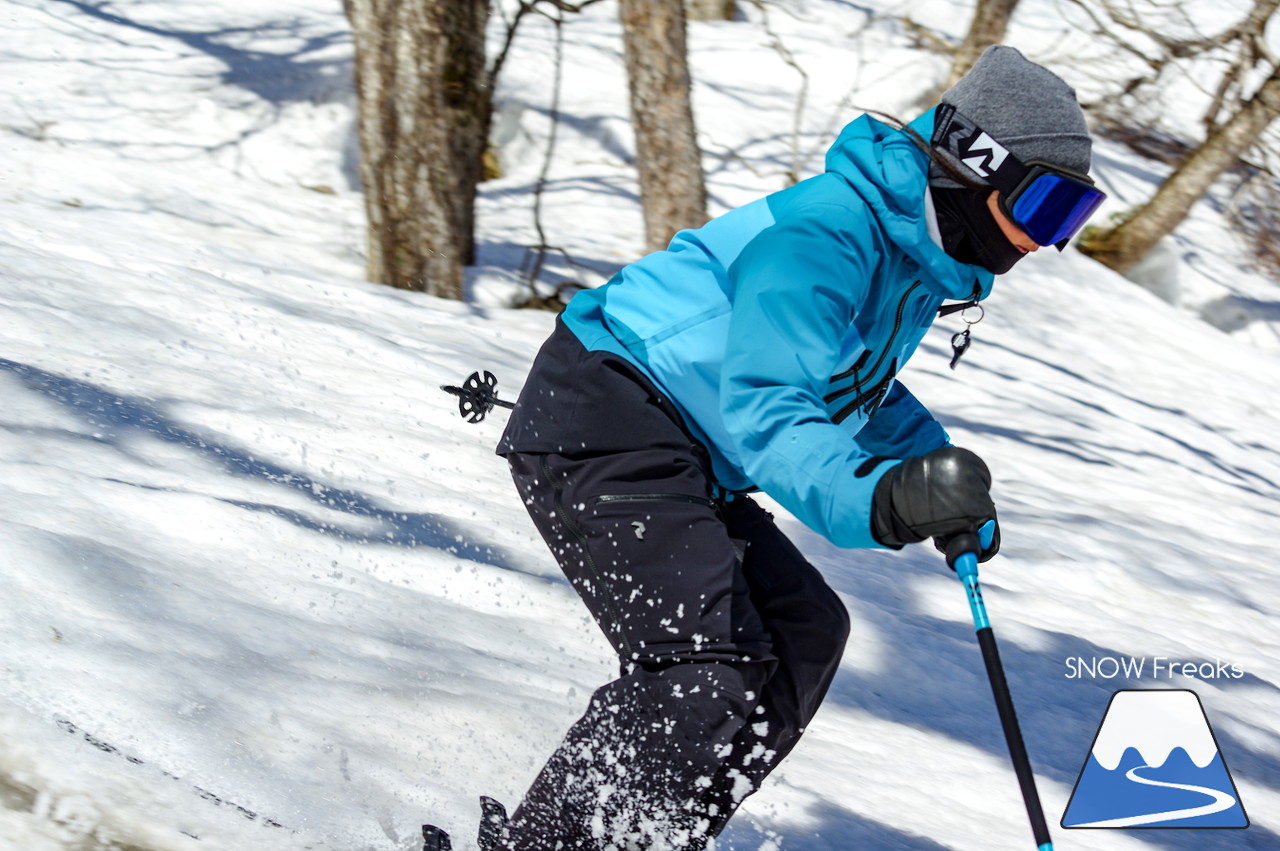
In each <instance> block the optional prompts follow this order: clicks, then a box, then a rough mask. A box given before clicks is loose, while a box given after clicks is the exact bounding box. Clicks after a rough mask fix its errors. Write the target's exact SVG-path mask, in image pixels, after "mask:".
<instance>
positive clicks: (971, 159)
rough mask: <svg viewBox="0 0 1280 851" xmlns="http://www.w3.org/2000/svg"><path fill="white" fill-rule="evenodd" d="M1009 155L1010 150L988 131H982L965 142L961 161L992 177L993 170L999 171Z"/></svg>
mask: <svg viewBox="0 0 1280 851" xmlns="http://www.w3.org/2000/svg"><path fill="white" fill-rule="evenodd" d="M1007 156H1009V151H1008V150H1006V149H1005V147H1004V146H1003V145H1001V144H1000V143H999V142H997V141H996V140H995V139H992V138H991V137H990V136H988V135H987V134H986V131H982V132H980V133H979V134H978V138H977V139H973V138H970V139H969V141H968V142H965V143H963V147H962V149H961V151H960V161H961V162H962V163H964V164H965V165H967V166H968V167H969V168H971V169H973V170H974V171H975V172H976V173H977V174H979V175H981V176H983V177H990V176H991V172H993V171H998V170H999V169H1000V166H1002V165H1004V158H1005V157H1007Z"/></svg>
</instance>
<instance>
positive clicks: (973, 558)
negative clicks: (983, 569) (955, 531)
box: [947, 532, 982, 577]
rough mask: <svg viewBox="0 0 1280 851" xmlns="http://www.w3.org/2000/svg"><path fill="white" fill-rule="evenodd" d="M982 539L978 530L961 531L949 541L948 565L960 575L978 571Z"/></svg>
mask: <svg viewBox="0 0 1280 851" xmlns="http://www.w3.org/2000/svg"><path fill="white" fill-rule="evenodd" d="M980 552H982V541H981V540H980V539H979V537H978V533H976V532H961V533H960V534H959V535H956V536H955V537H953V538H952V539H951V540H950V541H947V566H948V567H950V568H951V569H952V570H954V571H955V572H956V573H957V574H959V575H960V576H962V577H963V576H965V575H967V574H976V573H977V572H978V553H980Z"/></svg>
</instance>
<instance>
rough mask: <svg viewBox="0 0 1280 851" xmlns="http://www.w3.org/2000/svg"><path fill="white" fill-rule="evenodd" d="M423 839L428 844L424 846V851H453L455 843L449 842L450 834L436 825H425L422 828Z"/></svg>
mask: <svg viewBox="0 0 1280 851" xmlns="http://www.w3.org/2000/svg"><path fill="white" fill-rule="evenodd" d="M422 839H423V841H424V842H425V843H426V844H425V845H423V846H422V851H453V843H452V842H450V841H449V834H447V833H445V832H444V831H443V830H441V829H440V828H438V827H436V826H435V825H434V824H424V825H423V826H422Z"/></svg>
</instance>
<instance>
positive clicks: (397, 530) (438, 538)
mask: <svg viewBox="0 0 1280 851" xmlns="http://www.w3.org/2000/svg"><path fill="white" fill-rule="evenodd" d="M0 370H4V371H7V372H10V373H12V374H13V375H14V376H16V377H17V378H18V379H19V380H20V381H22V383H23V384H24V385H26V386H27V387H28V388H30V389H32V390H34V391H36V392H38V393H41V394H43V395H44V396H45V397H46V398H48V399H50V400H52V401H54V402H57V403H59V404H60V405H62V406H63V407H64V408H66V409H67V410H68V411H70V412H71V413H73V414H75V415H76V416H77V417H79V418H80V419H82V420H83V421H84V422H85V423H86V424H87V425H88V426H89V427H90V428H91V429H92V431H93V433H94V435H93V438H92V439H94V440H97V441H100V442H102V443H106V444H110V445H111V446H113V447H115V448H116V449H117V450H118V451H120V452H124V453H129V452H130V451H131V449H130V447H129V446H128V443H129V441H130V439H131V438H134V437H136V436H139V435H142V436H145V437H149V438H153V439H155V440H159V441H162V442H164V443H169V444H174V445H177V446H180V447H183V448H184V449H187V450H189V451H191V452H192V453H194V454H196V455H198V456H201V457H203V458H204V459H206V460H208V461H212V462H213V463H214V464H216V465H217V466H218V467H221V468H222V470H223V472H225V473H226V474H228V475H230V476H235V477H241V478H246V479H252V480H257V481H259V482H266V483H268V484H271V485H275V486H278V487H281V488H284V489H286V490H287V491H289V492H290V493H292V494H294V495H300V496H302V497H303V498H305V499H306V500H307V501H308V502H310V503H311V504H313V505H314V506H315V507H316V508H317V509H319V510H321V511H322V512H324V514H322V515H320V516H312V515H309V514H307V513H306V512H304V511H301V510H298V509H295V508H287V507H284V506H281V505H272V504H268V503H263V502H255V501H251V500H237V499H228V498H224V497H215V496H213V495H210V497H211V498H214V499H220V500H221V501H222V502H225V503H227V504H230V505H234V506H236V507H238V508H243V509H246V510H249V511H255V512H264V513H267V514H271V515H273V516H275V517H279V518H280V519H282V520H285V521H287V522H289V523H292V524H294V525H295V526H298V527H301V528H303V529H306V530H308V531H312V532H317V533H320V534H323V535H327V536H330V537H333V538H337V539H339V540H342V541H347V542H350V543H354V544H370V545H384V546H395V547H407V548H413V547H431V548H433V549H437V550H442V551H444V552H447V553H449V554H451V555H454V556H457V557H458V558H462V559H467V560H468V561H474V562H479V563H481V564H487V565H491V566H494V567H501V568H504V569H509V570H510V569H516V568H514V567H513V565H514V564H516V562H515V561H514V560H513V559H511V558H510V557H509V556H508V555H506V554H505V553H503V552H502V551H501V550H500V549H498V548H494V547H489V546H483V545H478V544H473V543H469V539H470V538H471V537H472V531H471V530H469V529H467V528H466V527H463V526H458V525H456V524H454V523H453V522H452V521H450V520H447V519H445V518H442V517H438V516H435V515H433V514H430V513H411V512H405V511H397V510H394V509H391V508H387V507H386V506H383V505H380V504H379V503H378V502H377V501H376V500H375V499H373V498H372V497H370V496H368V495H366V494H362V493H360V492H359V491H355V490H350V489H348V488H341V487H334V486H332V485H329V484H326V483H324V482H322V481H320V480H318V479H316V478H314V477H313V476H310V475H308V474H306V473H303V472H299V471H296V470H290V469H288V468H287V467H284V466H282V465H280V464H276V463H273V462H271V461H267V460H263V459H261V458H257V457H255V456H254V454H253V453H252V452H250V451H248V450H246V449H243V448H240V447H237V446H235V445H233V444H232V443H230V442H228V441H224V440H219V439H218V438H217V437H216V436H214V435H211V434H209V433H203V432H200V431H197V430H195V429H193V428H190V427H188V426H185V425H183V424H181V423H179V422H177V421H175V420H173V419H171V418H169V417H167V416H166V415H165V414H164V413H163V412H162V410H161V406H159V405H158V404H157V403H156V402H154V401H148V400H145V399H141V398H138V397H131V396H124V395H121V394H118V393H115V392H113V391H110V390H107V389H105V388H102V387H99V386H97V385H94V384H90V383H89V382H86V381H80V380H78V379H74V378H68V377H66V376H62V375H57V374H55V373H51V372H47V371H45V370H42V369H39V368H37V367H33V366H29V365H26V364H21V363H16V362H14V361H11V360H7V359H5V358H0ZM129 484H134V483H129ZM139 486H140V487H151V486H147V485H139ZM334 513H336V514H337V515H339V516H341V515H347V516H348V517H350V518H352V520H353V522H351V523H349V524H347V523H343V522H342V521H341V520H340V519H336V518H335V517H334Z"/></svg>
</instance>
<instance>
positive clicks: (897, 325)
mask: <svg viewBox="0 0 1280 851" xmlns="http://www.w3.org/2000/svg"><path fill="white" fill-rule="evenodd" d="M919 286H921V283H920V282H919V281H916V282H915V283H914V284H912V285H911V286H909V287H907V291H906V292H905V293H903V294H902V298H901V299H900V300H899V301H898V310H897V313H896V314H895V316H894V319H893V330H892V331H890V332H889V339H888V340H886V341H885V344H884V348H883V349H881V351H880V356H879V357H878V358H876V363H875V366H873V367H871V371H870V373H869V374H868V377H870V376H873V375H875V374H876V373H877V372H879V371H880V367H881V365H882V364H884V359H885V358H886V357H888V356H889V352H890V351H891V350H892V349H893V341H894V339H895V338H896V337H897V336H898V332H899V331H900V330H902V317H903V315H904V314H905V313H906V311H907V302H908V301H909V300H910V298H911V294H912V293H913V292H915V291H916V288H917V287H919ZM863 361H865V357H860V358H858V361H857V362H856V363H854V365H853V366H852V367H850V368H849V369H847V370H845V371H844V372H842V373H840V374H839V375H834V376H832V377H831V380H832V381H839V380H840V379H841V378H845V377H847V376H848V375H849V374H850V373H855V379H854V382H853V383H852V384H850V385H849V386H848V387H844V388H841V389H840V390H835V391H833V392H831V393H828V394H827V395H826V396H824V397H823V398H822V401H824V402H828V403H830V402H834V401H835V400H836V399H839V398H840V397H841V396H846V395H848V394H849V393H854V392H857V391H860V390H862V389H863V387H862V383H860V382H859V381H858V380H857V379H856V372H857V371H858V369H859V367H860V364H861V363H862V362H863ZM886 384H887V382H886V381H885V380H884V379H881V380H880V381H879V382H877V384H876V386H875V387H873V388H872V389H871V390H870V391H869V393H862V394H860V395H859V396H858V398H857V399H854V403H855V404H853V405H846V406H845V407H844V408H842V409H841V411H840V413H841V414H842V415H843V416H841V417H840V419H844V417H847V416H848V415H849V414H850V413H852V412H853V411H854V410H857V408H858V407H860V406H859V405H858V404H856V403H857V402H858V401H859V399H861V400H863V401H864V402H865V401H866V399H867V398H870V397H873V396H874V395H875V394H876V393H877V392H880V391H881V390H882V389H883V387H882V385H886ZM836 421H837V422H839V420H836Z"/></svg>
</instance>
